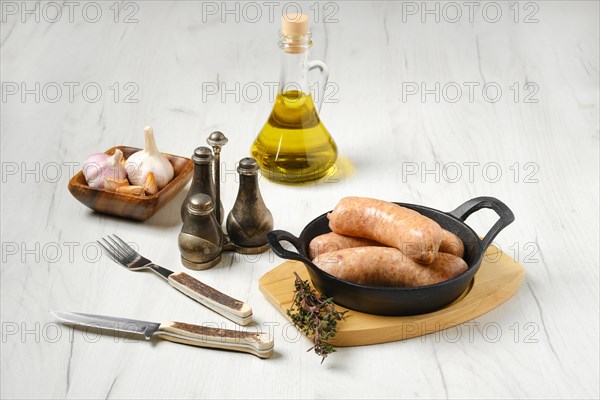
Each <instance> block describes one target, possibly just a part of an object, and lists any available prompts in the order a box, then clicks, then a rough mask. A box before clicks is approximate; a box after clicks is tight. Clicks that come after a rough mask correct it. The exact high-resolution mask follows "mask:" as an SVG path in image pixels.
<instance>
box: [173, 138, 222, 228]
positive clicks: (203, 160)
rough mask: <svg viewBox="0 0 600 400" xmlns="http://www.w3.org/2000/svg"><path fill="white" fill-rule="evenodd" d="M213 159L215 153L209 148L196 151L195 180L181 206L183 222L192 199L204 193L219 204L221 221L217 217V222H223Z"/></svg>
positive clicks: (202, 147) (214, 202)
mask: <svg viewBox="0 0 600 400" xmlns="http://www.w3.org/2000/svg"><path fill="white" fill-rule="evenodd" d="M213 159H214V157H213V153H212V151H211V150H210V149H209V148H208V147H204V146H201V147H198V148H197V149H196V150H194V155H193V156H192V160H193V161H194V178H193V179H192V185H191V186H190V190H189V192H188V194H187V196H186V197H185V200H184V201H183V203H182V204H181V220H182V221H185V216H186V215H187V209H188V204H189V202H190V198H191V197H192V196H193V195H195V194H198V193H204V194H207V195H209V196H210V198H211V199H212V200H213V204H219V210H220V211H221V213H220V215H221V219H220V220H219V219H218V217H217V220H218V221H219V223H222V222H223V217H222V215H223V214H224V210H223V203H221V202H220V200H219V202H218V203H217V196H216V188H215V182H214V180H213ZM215 216H216V213H215Z"/></svg>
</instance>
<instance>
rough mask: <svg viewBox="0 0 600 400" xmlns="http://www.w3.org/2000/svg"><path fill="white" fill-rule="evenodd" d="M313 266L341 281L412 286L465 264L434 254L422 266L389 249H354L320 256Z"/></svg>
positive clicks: (444, 276) (447, 276) (456, 272)
mask: <svg viewBox="0 0 600 400" xmlns="http://www.w3.org/2000/svg"><path fill="white" fill-rule="evenodd" d="M313 262H314V264H315V265H316V266H317V267H319V268H320V269H322V270H323V271H325V272H327V273H329V274H331V275H333V276H335V277H338V278H340V279H343V280H345V281H349V282H353V283H358V284H362V285H370V286H405V287H416V286H424V285H431V284H434V283H438V282H443V281H445V280H448V279H451V278H454V277H455V276H458V275H460V274H462V273H463V272H465V271H466V270H467V268H468V267H467V264H466V263H465V262H464V261H463V260H462V259H461V258H458V257H456V256H454V255H452V254H446V253H438V255H437V257H436V258H435V261H434V262H433V263H431V264H429V265H423V264H419V263H417V262H415V261H414V260H412V259H410V258H408V257H407V256H405V255H404V254H403V253H402V252H401V251H400V250H398V249H395V248H392V247H355V248H349V249H342V250H339V251H333V252H331V253H325V254H321V255H320V256H319V257H317V258H316V259H315V260H314V261H313Z"/></svg>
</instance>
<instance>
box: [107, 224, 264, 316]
mask: <svg viewBox="0 0 600 400" xmlns="http://www.w3.org/2000/svg"><path fill="white" fill-rule="evenodd" d="M97 243H98V244H99V245H100V246H102V248H103V249H104V251H106V253H107V254H108V255H109V256H110V258H112V259H113V260H114V261H115V262H116V263H117V264H119V265H121V266H123V267H125V268H127V269H128V270H131V271H139V270H142V269H150V270H151V271H152V272H154V273H156V274H157V275H158V276H160V277H162V278H164V279H166V280H167V282H169V284H170V285H171V286H173V287H174V288H175V289H177V290H179V291H180V292H181V293H183V294H185V295H187V296H189V297H191V298H192V299H194V300H196V301H197V302H198V303H200V304H202V305H204V306H206V307H208V308H210V309H211V310H213V311H215V312H217V313H219V314H221V315H222V316H224V317H225V318H228V319H230V320H231V321H233V322H235V323H237V324H240V325H248V324H249V323H250V322H252V308H250V306H249V305H248V304H246V303H244V302H243V301H240V300H236V299H234V298H232V297H229V296H227V295H226V294H224V293H221V292H219V291H218V290H216V289H214V288H212V287H210V286H208V285H206V284H204V283H202V282H200V281H199V280H197V279H195V278H193V277H192V276H190V275H188V274H186V273H185V272H173V271H169V270H168V269H166V268H163V267H161V266H159V265H156V264H154V263H153V262H152V261H150V260H148V259H147V258H145V257H142V255H140V254H139V253H138V252H136V251H135V250H134V249H133V248H132V247H131V246H129V245H128V244H127V243H126V242H125V241H124V240H123V239H121V238H120V237H118V236H117V235H114V234H113V235H112V237H111V236H110V235H109V236H107V237H106V239H105V238H101V241H97Z"/></svg>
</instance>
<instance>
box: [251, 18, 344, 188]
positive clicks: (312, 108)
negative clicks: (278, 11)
mask: <svg viewBox="0 0 600 400" xmlns="http://www.w3.org/2000/svg"><path fill="white" fill-rule="evenodd" d="M311 37H312V35H311V33H310V32H309V30H308V17H307V16H306V15H303V14H287V15H284V16H283V18H282V29H281V34H280V37H279V47H280V48H281V49H282V50H283V53H282V68H281V76H280V79H279V87H278V93H277V98H276V100H275V104H274V105H273V110H272V112H271V115H270V116H269V119H268V120H267V122H266V123H265V125H264V126H263V128H262V130H261V131H260V133H259V134H258V137H257V138H256V140H255V141H254V144H253V145H252V149H251V154H252V157H253V158H254V159H256V161H257V162H258V165H259V166H260V168H261V170H262V173H263V175H264V176H266V177H267V178H268V179H270V180H273V181H276V182H281V183H290V184H295V183H302V182H307V181H312V180H316V179H319V178H322V177H323V176H325V175H326V174H327V173H328V172H329V170H330V169H331V168H332V167H333V165H334V163H335V161H336V159H337V146H336V144H335V142H334V140H333V138H332V137H331V135H330V134H329V132H328V131H327V129H326V128H325V126H324V125H323V123H322V122H321V119H320V118H319V114H318V110H320V106H321V104H322V101H323V97H324V93H325V87H326V84H327V78H328V69H327V66H326V65H325V63H324V62H322V61H319V60H314V61H309V60H308V53H309V49H310V47H311V46H312V39H311ZM313 69H319V70H320V71H321V75H322V79H321V82H322V85H321V87H320V88H319V91H318V92H317V93H318V102H317V105H315V102H314V101H313V97H312V94H311V93H310V91H309V88H308V72H309V71H310V70H313Z"/></svg>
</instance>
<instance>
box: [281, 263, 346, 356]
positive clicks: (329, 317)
mask: <svg viewBox="0 0 600 400" xmlns="http://www.w3.org/2000/svg"><path fill="white" fill-rule="evenodd" d="M294 275H295V276H296V281H295V283H294V286H295V287H296V289H295V291H294V298H293V300H292V306H291V307H290V309H289V310H287V315H289V316H290V318H291V319H292V322H293V323H294V325H296V327H298V329H300V330H301V331H302V332H303V333H304V334H305V335H306V336H308V337H309V338H311V339H312V342H313V343H314V346H313V347H311V348H310V349H308V350H307V351H311V350H313V349H314V350H315V353H317V354H318V355H320V356H321V357H323V358H322V359H321V363H323V361H325V357H327V355H328V354H331V353H333V352H334V351H335V347H334V346H333V345H332V344H330V343H329V340H330V339H331V338H333V337H334V336H335V334H336V333H337V322H338V321H341V320H342V319H344V314H346V312H347V311H343V312H339V311H336V310H335V306H334V305H333V298H332V297H326V296H319V295H318V294H317V293H316V292H315V291H313V290H312V289H311V287H310V284H309V283H308V281H303V280H302V279H300V276H299V275H298V274H297V273H296V272H294Z"/></svg>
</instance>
